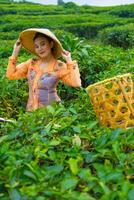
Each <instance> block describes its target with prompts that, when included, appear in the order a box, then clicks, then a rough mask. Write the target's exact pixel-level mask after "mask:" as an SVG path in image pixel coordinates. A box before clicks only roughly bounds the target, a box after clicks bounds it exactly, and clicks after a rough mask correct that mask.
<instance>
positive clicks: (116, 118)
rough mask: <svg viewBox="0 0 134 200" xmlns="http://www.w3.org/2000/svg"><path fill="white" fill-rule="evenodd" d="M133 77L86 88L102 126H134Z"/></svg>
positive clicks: (129, 75)
mask: <svg viewBox="0 0 134 200" xmlns="http://www.w3.org/2000/svg"><path fill="white" fill-rule="evenodd" d="M131 77H132V75H131V74H124V75H121V76H116V77H113V78H110V79H106V80H104V81H101V82H98V83H95V84H93V85H90V86H88V87H87V88H86V90H87V92H88V94H89V96H90V100H91V103H92V105H93V107H94V111H95V113H96V115H97V117H98V118H99V121H100V123H101V124H102V125H104V126H108V127H111V128H129V127H133V126H134V82H133V81H132V78H131Z"/></svg>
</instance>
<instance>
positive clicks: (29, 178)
mask: <svg viewBox="0 0 134 200" xmlns="http://www.w3.org/2000/svg"><path fill="white" fill-rule="evenodd" d="M133 11H134V4H131V5H125V6H115V7H114V6H113V7H92V6H77V5H76V4H74V3H66V4H64V5H62V6H54V5H47V6H44V5H40V4H33V3H27V2H25V3H15V2H10V1H8V0H7V1H6V0H5V1H3V0H1V1H0V66H1V67H0V94H1V95H0V117H3V118H5V119H11V120H13V121H14V123H2V122H0V126H1V129H0V200H68V199H70V200H133V199H134V128H131V129H127V130H124V129H119V128H118V129H110V128H107V127H103V126H101V125H100V124H99V121H98V119H97V118H96V116H95V113H94V111H93V108H92V105H91V102H90V99H89V96H88V94H87V92H86V89H85V88H86V87H87V86H88V85H90V84H93V83H95V82H98V81H101V80H104V79H106V78H110V77H113V76H116V75H122V74H125V73H128V72H130V73H133V71H134V26H133V24H134V12H133ZM32 27H40V28H49V29H50V30H52V31H54V33H55V34H56V35H57V37H58V38H59V40H60V41H61V43H62V44H63V47H64V48H65V49H67V50H69V51H71V54H72V58H73V59H76V60H77V61H78V64H79V69H80V74H81V79H82V87H81V88H79V89H76V88H71V87H69V86H67V85H63V83H62V82H60V84H59V86H58V94H59V96H61V98H62V103H61V104H59V105H57V104H55V103H54V104H52V105H50V106H48V107H46V108H40V109H38V110H36V111H34V112H25V107H26V103H27V98H28V84H27V80H25V79H21V80H16V81H11V80H8V79H7V78H6V76H5V73H6V68H7V63H8V57H9V56H10V55H11V53H12V49H13V45H14V43H15V41H16V39H17V38H18V36H19V33H20V32H21V31H22V30H24V29H26V28H32ZM29 58H31V55H29V53H27V52H26V51H25V49H22V50H21V52H20V56H19V61H18V62H19V63H20V62H22V61H25V60H27V59H29ZM61 59H62V58H61Z"/></svg>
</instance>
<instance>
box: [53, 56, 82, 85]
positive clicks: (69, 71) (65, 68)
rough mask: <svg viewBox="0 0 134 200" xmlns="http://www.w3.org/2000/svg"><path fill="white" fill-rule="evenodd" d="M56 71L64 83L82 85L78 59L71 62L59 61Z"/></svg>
mask: <svg viewBox="0 0 134 200" xmlns="http://www.w3.org/2000/svg"><path fill="white" fill-rule="evenodd" d="M56 73H57V75H58V77H59V79H60V80H61V81H63V83H65V84H67V85H70V86H72V87H81V79H80V72H79V68H78V64H77V61H76V60H74V61H72V62H70V63H64V62H61V61H59V62H58V64H57V68H56Z"/></svg>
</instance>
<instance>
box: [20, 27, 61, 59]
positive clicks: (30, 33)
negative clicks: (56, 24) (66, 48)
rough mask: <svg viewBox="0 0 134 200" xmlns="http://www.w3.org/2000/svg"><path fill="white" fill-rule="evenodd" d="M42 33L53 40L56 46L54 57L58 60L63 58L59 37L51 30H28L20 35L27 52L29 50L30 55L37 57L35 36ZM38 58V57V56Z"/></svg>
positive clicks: (54, 47)
mask: <svg viewBox="0 0 134 200" xmlns="http://www.w3.org/2000/svg"><path fill="white" fill-rule="evenodd" d="M37 32H38V33H42V34H44V35H46V36H48V37H50V38H52V40H53V42H54V45H53V55H54V57H55V58H58V57H60V56H61V54H62V51H63V48H62V45H61V43H60V41H59V40H58V39H57V37H56V36H55V35H54V34H53V33H52V32H51V31H50V30H49V29H41V28H40V29H39V28H31V29H26V30H24V31H22V32H21V33H20V36H19V38H20V40H21V43H22V45H23V46H24V48H25V49H26V50H28V51H29V52H30V53H32V54H34V55H37V54H36V52H35V48H34V42H33V39H34V36H35V34H36V33H37ZM37 56H38V55H37Z"/></svg>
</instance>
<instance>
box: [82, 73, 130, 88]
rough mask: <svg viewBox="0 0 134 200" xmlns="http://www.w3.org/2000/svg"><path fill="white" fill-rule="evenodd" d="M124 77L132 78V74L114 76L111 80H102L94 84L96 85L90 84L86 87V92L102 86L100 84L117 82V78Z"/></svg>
mask: <svg viewBox="0 0 134 200" xmlns="http://www.w3.org/2000/svg"><path fill="white" fill-rule="evenodd" d="M125 76H132V74H131V73H127V74H124V75H117V76H114V77H112V78H108V79H105V80H103V81H99V82H96V83H94V84H91V85H89V86H87V87H86V91H88V90H90V89H91V88H92V87H94V86H98V85H100V84H102V83H107V82H109V81H111V80H117V78H123V77H125Z"/></svg>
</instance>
